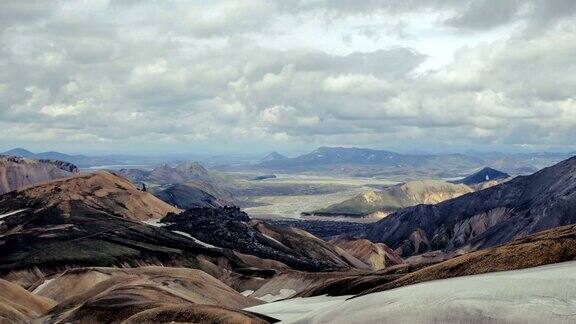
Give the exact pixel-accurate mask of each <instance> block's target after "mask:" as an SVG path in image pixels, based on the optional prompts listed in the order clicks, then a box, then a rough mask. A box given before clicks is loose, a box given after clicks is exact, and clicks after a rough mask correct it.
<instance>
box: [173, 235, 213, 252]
mask: <svg viewBox="0 0 576 324" xmlns="http://www.w3.org/2000/svg"><path fill="white" fill-rule="evenodd" d="M172 232H173V233H176V234H180V235H182V236H186V237H188V238H191V239H192V240H194V242H196V243H198V244H200V245H202V246H203V247H207V248H216V249H217V248H218V247H217V246H214V245H212V244H208V243H205V242H202V241H200V240H199V239H197V238H195V237H194V236H192V235H190V234H188V233H184V232H181V231H172Z"/></svg>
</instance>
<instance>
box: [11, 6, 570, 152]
mask: <svg viewBox="0 0 576 324" xmlns="http://www.w3.org/2000/svg"><path fill="white" fill-rule="evenodd" d="M398 3H400V2H390V1H373V2H370V1H369V2H362V3H361V2H358V1H356V2H355V3H352V2H347V1H338V2H330V3H328V2H317V3H316V4H306V3H303V4H301V7H299V8H300V9H295V8H294V7H292V8H288V7H287V6H288V5H287V4H285V5H281V4H275V5H273V6H269V5H263V6H262V7H258V8H260V9H261V11H257V12H256V13H255V15H256V16H254V17H253V16H251V15H250V12H251V11H250V10H244V9H242V10H238V13H235V14H239V15H240V16H241V17H240V16H237V15H236V16H234V15H233V16H226V15H225V19H221V18H217V19H216V21H215V22H206V21H205V22H204V23H203V24H201V25H198V24H195V23H194V21H188V22H186V19H184V20H180V19H176V21H174V22H171V21H167V17H166V16H165V15H164V14H165V13H166V12H168V11H165V10H169V9H170V8H180V7H178V6H185V3H184V2H180V3H175V4H173V3H167V4H164V2H162V3H161V4H158V3H153V4H150V6H152V7H151V8H150V7H147V4H142V3H141V2H135V3H120V4H117V3H115V4H114V5H113V6H112V7H107V8H104V9H98V10H95V12H91V11H87V12H79V13H78V15H76V16H74V15H69V14H70V12H67V11H66V10H63V9H62V8H56V9H53V10H50V11H49V12H47V13H46V14H42V13H34V12H31V13H26V14H21V16H20V17H19V18H17V19H16V18H15V19H14V20H13V22H11V24H13V26H16V25H18V28H16V27H14V28H9V30H3V31H2V32H1V33H0V66H1V67H2V69H0V136H2V138H4V142H0V143H3V144H4V145H8V144H10V143H8V142H18V141H23V142H42V141H47V142H50V141H52V142H60V143H83V144H89V145H106V143H120V144H122V143H124V144H125V145H126V143H130V144H134V143H140V145H151V146H156V147H163V146H166V145H173V146H175V147H179V146H181V145H187V144H189V143H204V144H206V145H210V146H218V145H224V144H226V143H238V142H240V143H257V142H265V143H269V144H268V145H279V146H281V145H310V143H315V144H321V145H322V144H354V145H377V144H380V143H384V144H383V145H386V143H388V142H394V143H407V144H408V143H459V144H470V143H496V144H503V145H520V144H534V145H537V144H538V145H540V144H550V145H551V144H558V145H564V144H566V145H571V144H572V142H573V138H574V136H575V135H576V134H575V131H574V129H576V125H575V123H576V106H575V102H576V100H575V99H574V89H576V77H574V75H576V74H574V73H571V72H570V71H572V70H574V68H575V63H574V60H573V58H574V55H575V53H576V45H574V44H576V32H575V31H574V30H573V29H570V28H560V27H558V26H556V23H552V22H555V19H556V17H564V18H562V19H570V10H572V9H571V8H572V7H573V6H572V5H571V4H570V3H568V2H566V3H564V7H562V6H560V5H556V4H555V5H550V6H549V7H546V8H547V11H537V10H536V9H534V8H532V9H530V8H528V7H526V8H525V9H518V8H519V7H517V6H516V4H517V3H516V2H514V1H508V2H506V3H508V7H506V8H507V9H508V11H506V13H505V14H504V15H502V16H498V17H493V19H492V20H490V19H488V20H483V17H484V16H490V15H491V10H492V9H481V8H485V7H482V6H483V5H486V3H487V2H482V1H480V2H474V5H470V6H465V7H460V6H458V5H457V2H456V1H454V2H443V4H441V3H440V2H434V1H432V2H428V3H427V4H425V3H424V2H420V1H408V2H406V3H404V4H402V5H400V4H398ZM458 3H460V2H458ZM558 3H560V2H558ZM261 4H262V2H259V1H253V2H250V3H249V4H243V2H241V4H238V5H239V6H243V5H246V6H248V8H250V6H260V5H261ZM531 5H533V6H544V4H543V2H537V1H533V2H531ZM156 6H164V7H160V8H156ZM282 6H284V7H282ZM322 6H324V7H322ZM328 6H330V7H329V9H330V10H339V11H341V12H353V13H361V12H363V13H367V12H368V11H370V10H371V9H370V8H372V9H373V8H375V7H382V6H384V8H387V10H389V11H390V12H402V11H407V10H416V9H418V10H431V8H436V9H438V10H455V9H454V8H456V9H458V10H459V11H455V12H456V13H457V15H456V16H453V19H452V20H451V21H448V22H447V23H450V24H452V25H453V26H458V27H459V28H472V29H485V28H492V27H494V26H498V25H501V24H505V23H506V22H507V21H508V20H513V19H516V18H517V17H520V16H522V15H525V16H524V17H526V15H531V16H530V17H532V18H530V19H532V21H534V24H537V25H539V26H547V27H546V28H543V29H542V30H540V31H539V33H534V34H532V37H529V38H526V37H508V38H506V39H502V40H498V41H495V42H492V43H486V44H481V45H477V46H471V47H468V48H463V49H461V50H459V51H458V52H457V53H456V55H455V58H454V60H453V61H452V62H451V63H450V64H448V65H447V66H445V67H443V68H441V69H438V70H433V71H428V72H426V73H416V72H415V70H416V69H417V68H418V67H419V66H420V65H421V64H422V63H423V62H424V61H425V60H426V58H427V57H426V56H425V55H423V54H422V53H419V52H418V51H416V50H414V49H411V48H408V47H390V46H387V47H386V48H385V49H379V50H374V51H370V52H351V53H347V54H342V55H336V54H329V53H325V52H323V51H320V50H313V49H283V50H279V49H270V48H265V47H264V46H259V45H256V44H255V42H254V39H253V38H251V37H250V35H247V34H252V33H266V32H265V31H264V28H263V27H262V26H265V25H266V23H268V22H269V20H268V19H272V20H274V19H275V18H274V13H275V12H276V11H277V10H284V12H290V13H291V14H298V11H297V10H303V9H302V8H311V9H310V10H322V9H320V8H328ZM370 6H372V7H370ZM279 8H280V9H279ZM473 8H476V9H475V10H472V9H473ZM478 8H480V9H478ZM188 9H189V10H192V9H194V8H188ZM12 10H13V14H14V15H15V17H16V16H17V14H18V12H19V11H18V10H20V9H18V8H16V9H12ZM67 10H72V9H67ZM131 10H134V11H131ZM243 10H244V11H243ZM466 10H468V11H466ZM24 11H26V10H24ZM192 11H193V10H192ZM472 12H473V13H472ZM537 12H538V15H537V14H536V13H537ZM467 13H468V14H467ZM140 14H144V15H143V16H140ZM191 14H194V13H191ZM269 14H271V15H272V17H268V18H266V19H264V20H258V17H261V16H262V15H263V16H266V15H269ZM276 14H277V13H276ZM63 17H65V18H66V19H62V18H63ZM103 17H106V18H103ZM142 17H145V18H146V19H149V20H147V21H146V24H145V25H143V18H142ZM229 17H237V18H238V19H239V20H242V19H246V21H247V20H248V19H249V18H250V17H252V18H255V19H256V20H255V21H257V22H262V24H261V25H259V26H256V25H252V23H248V24H244V23H242V22H239V24H238V25H235V21H237V20H236V19H228V18H229ZM510 17H512V18H510ZM536 17H538V18H536ZM303 19H304V18H303ZM518 19H520V18H518ZM522 19H525V18H522ZM558 19H560V18H558ZM40 20H42V23H41V24H39V23H37V22H38V21H40ZM546 22H550V23H546ZM207 26H208V27H207ZM235 26H237V27H238V28H237V29H235ZM296 47H297V46H296ZM270 143H271V144H270ZM295 143H296V144H295ZM78 145H80V144H78ZM231 145H233V144H231Z"/></svg>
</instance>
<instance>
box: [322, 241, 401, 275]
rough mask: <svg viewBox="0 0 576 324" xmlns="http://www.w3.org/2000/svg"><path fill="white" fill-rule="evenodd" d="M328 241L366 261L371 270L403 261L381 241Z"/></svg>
mask: <svg viewBox="0 0 576 324" xmlns="http://www.w3.org/2000/svg"><path fill="white" fill-rule="evenodd" d="M330 243H332V244H335V245H336V246H338V247H340V248H342V249H343V250H344V251H346V252H348V253H350V254H351V255H352V256H354V257H355V258H357V259H358V260H360V261H362V262H364V263H366V264H367V265H369V266H370V268H371V269H372V270H380V269H384V268H386V267H390V266H393V265H398V264H402V263H403V261H402V258H401V257H400V256H399V255H398V254H397V253H396V252H394V250H392V249H391V248H389V247H387V246H386V245H385V244H383V243H372V242H370V241H368V240H365V239H358V240H355V239H347V238H339V239H336V240H332V241H330Z"/></svg>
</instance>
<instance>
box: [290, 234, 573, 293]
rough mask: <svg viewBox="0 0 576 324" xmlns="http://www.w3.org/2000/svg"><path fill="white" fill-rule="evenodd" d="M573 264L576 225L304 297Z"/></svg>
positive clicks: (321, 288) (343, 281) (338, 283)
mask: <svg viewBox="0 0 576 324" xmlns="http://www.w3.org/2000/svg"><path fill="white" fill-rule="evenodd" d="M572 260H576V225H568V226H563V227H558V228H554V229H551V230H547V231H543V232H540V233H537V234H534V235H531V236H528V237H525V238H522V239H518V240H515V241H513V242H510V243H508V244H505V245H502V246H498V247H494V248H489V249H484V250H480V251H476V252H470V253H466V254H464V255H461V256H458V257H455V258H453V259H450V260H447V261H444V262H440V263H437V264H434V265H430V266H426V267H421V266H420V268H418V267H416V268H411V267H408V268H405V269H403V270H402V271H406V270H407V271H410V273H408V274H401V273H400V274H399V273H394V271H390V270H392V269H390V270H389V271H385V272H379V273H375V274H369V275H353V276H348V277H346V278H340V279H338V280H333V281H331V282H328V283H324V284H320V285H317V286H316V287H313V288H311V289H309V290H307V291H305V292H303V293H301V295H302V296H316V295H322V294H330V295H352V294H354V295H355V294H368V293H372V292H377V291H382V290H388V289H394V288H398V287H402V286H406V285H411V284H415V283H420V282H425V281H430V280H437V279H446V278H452V277H459V276H467V275H475V274H482V273H489V272H496V271H506V270H517V269H524V268H530V267H536V266H541V265H546V264H552V263H559V262H565V261H572ZM410 268H411V269H410Z"/></svg>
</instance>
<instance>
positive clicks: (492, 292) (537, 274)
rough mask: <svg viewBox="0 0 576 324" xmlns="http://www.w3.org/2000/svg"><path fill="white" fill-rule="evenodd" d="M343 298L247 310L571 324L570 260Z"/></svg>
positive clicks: (297, 316)
mask: <svg viewBox="0 0 576 324" xmlns="http://www.w3.org/2000/svg"><path fill="white" fill-rule="evenodd" d="M346 298H347V297H327V296H320V297H311V298H294V299H289V300H283V301H278V302H275V303H270V304H265V305H260V306H255V307H251V308H248V310H249V311H252V312H256V313H261V314H266V315H269V316H272V317H275V318H278V319H280V320H282V321H283V322H286V323H347V324H353V323H382V322H383V321H386V322H388V323H448V322H450V323H479V322H491V323H492V322H494V323H511V322H515V323H576V312H575V310H576V262H574V261H572V262H565V263H559V264H554V265H547V266H542V267H536V268H531V269H524V270H515V271H505V272H496V273H488V274H483V275H475V276H466V277H459V278H451V279H444V280H435V281H430V282H425V283H420V284H415V285H411V286H406V287H402V288H397V289H393V290H389V291H383V292H377V293H372V294H368V295H365V296H361V297H358V298H354V299H350V300H346Z"/></svg>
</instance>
